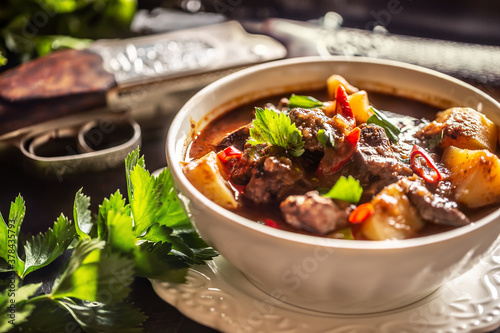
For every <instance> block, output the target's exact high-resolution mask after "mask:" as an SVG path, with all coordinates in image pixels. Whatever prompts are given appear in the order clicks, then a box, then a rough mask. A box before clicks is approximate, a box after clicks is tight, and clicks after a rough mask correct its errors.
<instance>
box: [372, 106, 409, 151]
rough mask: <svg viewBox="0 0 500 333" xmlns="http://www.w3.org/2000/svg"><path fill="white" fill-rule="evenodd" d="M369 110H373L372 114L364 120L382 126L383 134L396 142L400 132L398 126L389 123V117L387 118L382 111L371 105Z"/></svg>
mask: <svg viewBox="0 0 500 333" xmlns="http://www.w3.org/2000/svg"><path fill="white" fill-rule="evenodd" d="M370 110H371V111H372V112H373V116H371V117H370V118H368V120H367V121H366V122H367V123H368V124H375V125H379V126H380V127H382V128H383V129H384V130H385V134H387V137H388V138H389V139H390V140H391V141H392V142H393V143H397V142H398V136H399V133H400V132H401V131H400V130H399V128H398V127H397V126H396V125H394V124H393V123H391V122H390V120H389V118H387V117H386V116H385V115H384V114H383V113H382V112H380V111H378V110H377V109H375V108H373V107H371V108H370Z"/></svg>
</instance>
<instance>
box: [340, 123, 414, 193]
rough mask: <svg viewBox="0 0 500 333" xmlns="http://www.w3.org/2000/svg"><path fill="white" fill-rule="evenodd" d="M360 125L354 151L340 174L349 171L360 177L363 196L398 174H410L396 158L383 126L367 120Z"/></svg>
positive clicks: (396, 178)
mask: <svg viewBox="0 0 500 333" xmlns="http://www.w3.org/2000/svg"><path fill="white" fill-rule="evenodd" d="M360 128H361V133H360V138H359V142H358V145H357V148H356V151H355V153H354V155H353V156H352V158H351V162H350V163H349V164H348V165H346V167H345V168H344V169H342V172H341V174H342V175H352V176H353V177H354V178H356V179H357V180H359V182H360V184H361V186H362V187H363V189H364V191H365V195H366V196H372V195H374V194H375V193H378V192H380V190H382V189H383V188H384V187H385V186H387V185H389V184H391V183H394V182H396V181H397V180H398V179H399V178H400V177H401V176H409V175H411V174H413V171H412V170H411V168H410V167H409V165H405V164H403V163H401V162H400V161H399V159H398V157H397V154H396V153H394V151H393V149H392V147H391V143H390V141H389V138H388V137H387V135H386V134H385V130H384V129H383V128H382V127H380V126H378V125H375V124H366V125H362V126H360Z"/></svg>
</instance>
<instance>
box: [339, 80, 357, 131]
mask: <svg viewBox="0 0 500 333" xmlns="http://www.w3.org/2000/svg"><path fill="white" fill-rule="evenodd" d="M335 101H336V102H337V113H339V114H341V115H342V116H344V117H345V118H346V119H347V120H349V121H352V122H355V121H356V120H355V119H354V113H353V112H352V108H351V105H350V104H349V96H348V95H347V93H346V91H345V88H344V87H343V86H342V85H339V86H338V87H337V91H336V93H335Z"/></svg>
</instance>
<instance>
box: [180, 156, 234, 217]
mask: <svg viewBox="0 0 500 333" xmlns="http://www.w3.org/2000/svg"><path fill="white" fill-rule="evenodd" d="M221 170H224V169H223V167H222V165H221V163H220V161H219V159H218V158H217V155H216V154H215V153H214V152H213V151H212V152H210V153H208V154H206V155H205V156H203V157H202V158H200V159H197V160H194V161H191V162H189V163H186V164H185V165H184V168H183V171H184V174H185V175H186V177H187V179H188V180H189V181H190V182H191V184H193V186H194V187H196V189H198V191H200V192H201V193H202V194H203V195H204V196H206V197H207V198H208V199H210V200H212V201H213V202H215V203H216V204H218V205H219V206H222V207H224V208H227V209H235V208H237V207H238V202H237V201H236V199H235V195H234V192H233V191H232V190H231V188H230V186H229V184H228V183H227V181H226V180H225V179H224V177H223V176H222V174H221Z"/></svg>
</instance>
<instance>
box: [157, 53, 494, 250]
mask: <svg viewBox="0 0 500 333" xmlns="http://www.w3.org/2000/svg"><path fill="white" fill-rule="evenodd" d="M308 63H309V64H312V63H318V64H319V63H364V64H374V65H382V66H388V67H398V68H403V69H407V70H411V71H416V72H420V73H423V74H427V75H430V76H434V77H437V78H441V79H444V80H446V81H449V82H450V84H452V85H459V86H462V87H463V88H466V89H468V90H471V91H472V92H474V93H476V94H477V95H479V96H481V98H482V99H485V100H488V101H489V102H491V103H492V104H493V105H494V106H495V107H496V109H497V110H498V111H499V112H500V103H499V102H497V101H496V100H495V99H493V98H492V97H491V96H489V95H488V94H486V93H485V92H483V91H481V90H480V89H478V88H476V87H474V86H472V85H470V84H468V83H466V82H464V81H461V80H459V79H457V78H454V77H452V76H449V75H447V74H444V73H441V72H438V71H435V70H432V69H428V68H425V67H421V66H418V65H413V64H408V63H404V62H400V61H394V60H386V59H377V58H366V57H349V56H334V57H331V58H324V57H321V56H308V57H300V58H291V59H282V60H276V61H272V62H267V63H263V64H258V65H253V66H251V67H248V68H245V69H242V70H239V71H237V72H234V73H231V74H229V75H227V76H225V77H223V78H220V79H218V80H217V81H215V82H213V83H211V84H209V85H207V86H206V87H204V88H203V89H201V90H200V91H199V92H197V93H196V94H195V95H194V96H193V97H191V98H190V99H189V100H188V101H187V102H186V103H185V104H184V105H183V106H182V108H181V109H180V110H179V111H178V112H177V114H176V115H175V117H174V118H173V120H172V122H171V125H170V127H169V130H168V133H167V139H166V157H167V165H168V168H169V170H170V172H171V173H172V175H173V178H174V184H175V182H176V181H177V180H178V182H179V184H176V189H177V190H178V188H179V187H182V188H183V189H184V191H186V192H187V193H188V194H189V197H190V198H189V199H190V200H192V198H196V200H197V201H198V202H199V203H201V205H203V206H204V207H205V208H206V209H209V210H210V211H212V212H213V213H215V214H216V215H217V216H218V217H219V218H221V219H224V220H230V221H231V223H237V224H238V225H240V226H242V227H244V228H246V229H249V230H253V231H256V232H259V233H262V234H263V236H270V237H274V238H279V239H281V240H285V241H289V242H295V243H301V244H308V245H313V246H325V247H331V248H342V249H352V250H379V251H383V250H391V249H401V248H412V247H420V246H425V245H428V244H435V243H441V242H446V241H449V240H452V239H455V238H460V237H463V236H465V235H466V234H468V233H471V232H474V231H475V230H477V229H480V228H482V227H484V226H485V225H487V224H489V223H494V221H495V220H499V219H500V208H497V209H495V210H494V211H493V212H491V213H489V214H488V215H486V216H484V217H482V218H480V219H479V220H477V221H475V222H473V223H471V224H469V225H466V226H462V227H458V228H455V229H452V230H448V231H443V232H440V233H436V234H432V235H425V236H419V237H416V238H411V239H403V240H386V241H369V240H344V239H334V238H326V237H321V236H315V235H307V234H300V233H296V232H293V231H287V230H281V229H276V228H271V227H269V226H266V225H263V224H260V223H257V222H255V221H252V220H250V219H248V218H245V217H243V216H240V215H238V214H236V213H235V212H232V211H230V210H227V209H225V208H223V207H221V206H219V205H217V204H216V203H214V202H213V201H211V200H210V199H208V198H207V197H206V196H204V195H203V194H202V193H201V192H200V191H198V190H197V189H196V188H195V187H194V186H193V185H192V184H191V183H190V182H189V180H188V179H187V178H186V177H185V175H184V173H183V172H182V168H181V164H180V162H181V161H183V160H184V157H183V158H181V159H179V158H177V155H178V152H177V147H178V142H177V139H176V137H177V136H178V135H177V134H178V131H179V130H180V129H181V124H182V123H183V122H184V121H190V116H189V110H190V109H191V108H192V105H196V104H197V103H199V101H200V100H202V99H203V98H204V97H205V96H207V95H209V94H210V93H211V92H213V91H214V90H216V89H218V87H219V86H224V85H226V84H228V83H229V82H231V81H234V80H238V79H241V78H244V77H245V76H247V75H249V74H252V73H254V72H258V71H266V70H269V69H271V68H275V67H281V66H290V65H291V66H293V65H304V64H308ZM457 106H459V105H457ZM212 111H213V110H211V111H209V112H208V113H207V114H209V113H210V112H212ZM498 125H499V124H497V126H498ZM187 139H189V138H188V137H186V138H185V140H187ZM185 145H186V143H185V142H184V143H183V147H184V146H185ZM181 192H182V191H181Z"/></svg>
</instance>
